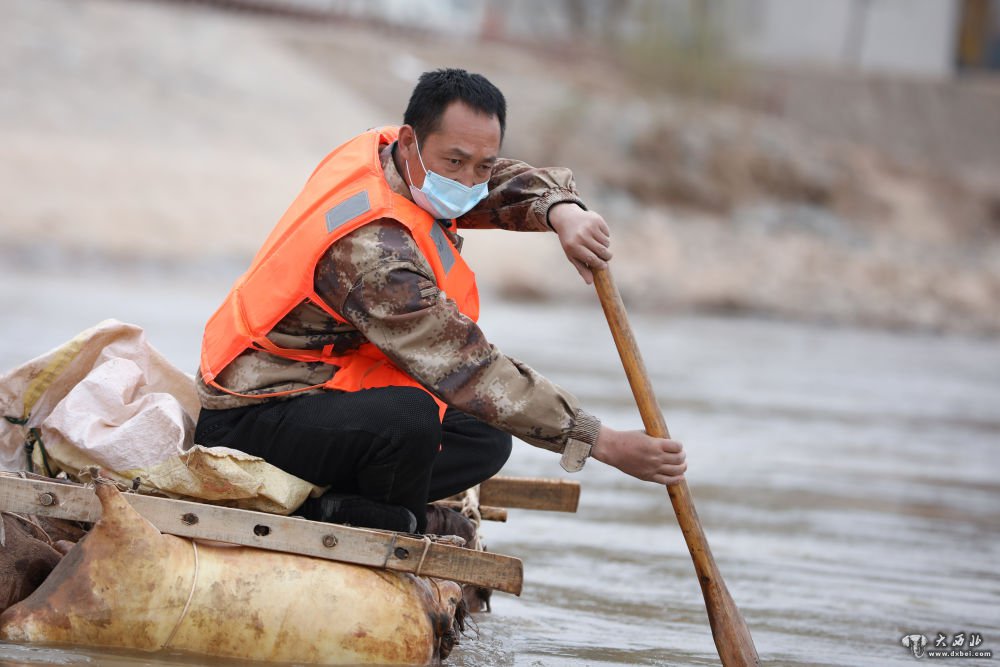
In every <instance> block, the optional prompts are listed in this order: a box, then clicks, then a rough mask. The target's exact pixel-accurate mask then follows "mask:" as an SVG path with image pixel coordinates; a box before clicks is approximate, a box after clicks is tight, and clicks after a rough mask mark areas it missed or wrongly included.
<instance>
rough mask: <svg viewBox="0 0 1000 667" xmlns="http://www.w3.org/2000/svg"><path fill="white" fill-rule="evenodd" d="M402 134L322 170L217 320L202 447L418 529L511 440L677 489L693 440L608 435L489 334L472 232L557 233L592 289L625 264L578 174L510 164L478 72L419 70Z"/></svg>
mask: <svg viewBox="0 0 1000 667" xmlns="http://www.w3.org/2000/svg"><path fill="white" fill-rule="evenodd" d="M403 123H404V124H403V125H402V126H401V127H400V128H398V129H396V128H382V129H378V130H369V131H368V132H366V133H364V134H362V135H359V136H358V137H356V138H355V139H352V140H351V141H349V142H347V143H346V144H344V145H343V146H341V147H339V148H337V149H336V150H334V151H333V152H332V153H331V154H330V155H329V156H327V158H325V159H324V161H323V162H322V163H321V164H320V165H319V166H318V167H317V168H316V170H315V171H314V173H313V175H312V176H311V177H310V179H309V181H308V182H307V183H306V186H305V188H304V189H303V191H302V193H301V194H300V195H299V196H298V198H297V199H296V200H295V201H294V202H293V203H292V205H291V207H290V208H289V210H288V212H286V214H285V215H284V216H283V218H282V219H281V221H280V222H279V223H278V226H277V227H276V228H275V230H274V231H273V232H272V233H271V236H270V237H269V238H268V239H267V241H266V242H265V244H264V246H263V247H262V248H261V250H260V252H259V253H258V254H257V257H256V258H255V259H254V261H253V264H252V265H251V268H250V270H248V271H247V273H246V274H245V275H244V276H243V277H242V278H241V279H240V280H239V281H238V282H237V284H236V286H235V287H234V289H233V291H232V292H230V294H229V296H228V297H227V299H226V301H225V302H224V303H223V305H222V306H221V307H220V308H219V310H218V311H217V312H216V313H215V315H213V317H212V319H211V320H210V321H209V323H208V325H207V326H206V330H205V337H204V341H203V347H202V361H201V367H200V369H199V375H198V388H199V393H200V397H201V401H202V406H203V409H202V411H201V415H200V417H199V420H198V426H197V431H196V434H195V440H196V442H198V443H200V444H204V445H226V446H229V447H234V448H236V449H240V450H242V451H245V452H248V453H251V454H256V455H258V456H261V457H262V458H264V459H265V460H266V461H268V462H270V463H272V464H273V465H276V466H277V467H279V468H281V469H283V470H285V471H287V472H289V473H291V474H293V475H296V476H298V477H301V478H303V479H306V480H308V481H310V482H312V483H314V484H317V485H320V486H329V487H330V489H329V491H328V492H327V493H326V494H325V495H324V496H323V497H322V498H320V499H319V500H316V501H309V502H307V504H306V505H305V506H304V507H303V508H302V513H303V514H304V515H305V516H307V517H309V518H312V519H317V520H324V521H333V522H337V523H350V524H352V525H357V526H367V527H374V528H383V529H388V530H397V531H407V532H414V531H418V532H422V531H424V530H425V528H426V521H427V519H426V511H425V507H426V504H427V502H428V501H433V500H437V499H440V498H445V497H447V496H450V495H453V494H455V493H458V492H460V491H462V490H464V489H466V488H468V487H470V486H473V485H475V484H477V483H479V482H481V481H483V480H485V479H487V478H489V477H491V476H492V475H494V474H495V473H496V472H497V471H498V470H499V469H500V468H501V467H502V466H503V464H504V462H505V461H506V460H507V457H508V456H509V454H510V449H511V435H516V436H518V437H519V438H521V439H523V440H525V441H527V442H529V443H531V444H533V445H536V446H539V447H543V448H545V449H549V450H552V451H554V452H557V453H562V454H563V464H564V467H566V468H567V469H570V470H574V469H579V467H580V466H582V464H583V461H584V460H585V459H586V458H587V456H588V455H589V456H592V457H593V458H596V459H598V460H599V461H603V462H605V463H608V464H610V465H613V466H615V467H617V468H619V469H620V470H622V471H623V472H626V473H628V474H630V475H632V476H634V477H637V478H639V479H642V480H647V481H653V482H657V483H660V484H671V483H676V482H678V481H680V480H681V479H682V477H683V473H684V471H685V469H686V464H685V463H684V452H683V450H682V447H681V445H680V443H678V442H675V441H673V440H666V439H658V438H653V437H650V436H648V435H646V434H645V433H642V432H638V431H636V432H619V431H615V430H613V429H611V428H609V427H607V426H603V425H601V423H600V421H599V420H598V419H597V418H596V417H594V416H592V415H590V414H589V413H587V412H585V411H583V410H582V409H580V407H579V405H578V401H577V400H576V398H574V397H573V396H572V395H571V394H570V393H569V392H567V391H565V390H564V389H561V388H560V387H557V386H556V385H554V384H553V383H551V382H550V381H548V380H546V379H545V378H544V377H542V376H540V375H539V374H538V373H536V372H535V371H533V370H532V369H531V368H529V367H527V366H526V365H524V364H522V363H521V362H519V361H516V360H514V359H511V358H510V357H506V356H504V355H503V354H501V353H500V351H499V350H497V349H496V348H495V347H494V346H492V345H491V344H490V343H489V342H488V341H487V340H486V339H485V337H484V336H483V333H482V331H481V330H480V329H479V328H478V327H477V326H476V322H475V320H476V318H477V317H478V312H479V302H478V292H477V291H476V287H475V280H474V277H473V274H472V272H471V270H470V269H469V268H468V266H467V265H466V264H465V262H464V260H462V258H461V255H460V254H459V250H460V249H461V245H462V243H461V241H462V240H461V237H459V236H458V235H457V234H456V228H467V229H473V228H475V229H486V228H491V229H507V230H513V231H555V232H556V234H557V235H558V237H559V241H560V243H561V244H562V246H563V249H564V251H565V252H566V255H567V257H568V258H569V260H570V261H571V262H572V263H573V265H574V266H575V267H576V269H577V271H579V272H580V275H581V276H582V277H583V278H584V280H586V281H587V283H588V284H589V283H590V282H591V280H592V277H593V276H592V274H591V269H597V268H603V267H604V266H605V263H606V262H607V261H608V260H609V259H610V258H611V252H610V250H609V244H610V238H609V230H608V226H607V224H606V223H605V221H604V220H603V219H602V218H601V216H599V215H598V214H596V213H593V212H591V211H588V210H587V209H586V208H585V207H584V205H583V202H582V201H581V200H580V198H579V197H578V195H577V193H576V191H575V188H574V184H573V178H572V174H571V173H570V172H569V170H567V169H561V168H549V169H536V168H533V167H531V166H529V165H527V164H524V163H522V162H518V161H515V160H508V159H503V158H500V157H499V151H500V145H501V142H502V140H503V134H504V130H505V126H506V102H505V100H504V97H503V95H502V94H501V93H500V91H499V90H497V88H496V87H494V86H493V85H492V84H491V83H490V82H489V81H487V80H486V79H485V78H484V77H482V76H480V75H478V74H469V73H468V72H465V71H464V70H457V69H446V70H438V71H434V72H429V73H425V74H424V75H422V76H421V77H420V80H419V83H418V84H417V86H416V88H415V89H414V91H413V94H412V96H411V98H410V101H409V104H408V106H407V109H406V112H405V114H404V117H403ZM512 261H514V260H513V258H512Z"/></svg>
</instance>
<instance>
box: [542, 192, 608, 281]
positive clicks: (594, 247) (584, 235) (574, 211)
mask: <svg viewBox="0 0 1000 667" xmlns="http://www.w3.org/2000/svg"><path fill="white" fill-rule="evenodd" d="M549 224H550V225H551V226H552V229H554V230H555V232H556V234H558V235H559V243H561V244H562V248H563V252H565V253H566V257H567V258H568V259H569V261H570V262H571V263H572V264H573V266H575V267H576V270H577V271H578V272H579V274H580V275H581V276H582V277H583V280H584V281H585V282H586V283H587V284H588V285H590V284H591V283H593V282H594V274H593V273H592V272H591V270H592V269H594V270H596V269H604V268H606V267H607V263H608V261H610V260H611V250H610V245H611V230H610V229H609V228H608V223H607V222H605V221H604V218H602V217H601V216H600V214H598V213H594V212H593V211H585V210H583V209H582V208H580V207H579V206H577V205H576V204H574V203H572V202H563V203H560V204H556V205H555V206H553V207H552V208H551V209H549Z"/></svg>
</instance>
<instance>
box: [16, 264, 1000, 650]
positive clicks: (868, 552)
mask: <svg viewBox="0 0 1000 667" xmlns="http://www.w3.org/2000/svg"><path fill="white" fill-rule="evenodd" d="M227 282H228V279H222V278H216V277H207V278H204V279H197V280H195V279H190V278H177V277H176V276H173V275H171V274H169V273H165V274H162V275H161V274H157V273H155V272H151V273H146V274H142V275H135V276H126V277H122V276H117V275H115V276H112V275H108V274H101V273H97V274H94V275H88V276H82V277H81V276H69V275H63V276H58V275H38V274H34V273H33V272H32V271H31V270H30V269H24V270H22V269H18V270H16V271H15V270H14V269H13V268H2V267H0V312H3V313H4V315H3V321H4V324H3V327H2V328H0V341H2V345H0V368H2V369H4V370H6V369H9V368H11V367H13V366H15V365H17V364H19V363H21V362H23V361H25V360H27V359H28V358H30V357H33V356H35V355H37V354H40V353H42V352H44V351H46V350H47V349H49V348H50V347H52V346H55V345H57V344H58V343H60V342H62V341H64V340H66V339H68V338H70V337H71V336H72V335H74V334H75V333H77V332H78V331H79V330H81V329H83V328H86V327H87V326H90V325H91V324H94V323H96V322H98V321H99V320H101V319H104V318H107V317H116V318H118V319H122V320H125V321H130V322H134V323H136V324H140V325H142V326H144V327H145V328H146V329H147V332H148V335H149V337H150V339H151V341H152V342H153V344H154V345H156V346H157V347H158V348H159V349H160V350H161V351H162V352H164V353H165V354H166V355H167V356H168V357H169V358H170V359H171V360H172V361H174V362H175V363H176V364H177V365H179V366H181V367H182V368H184V369H185V370H193V368H194V366H195V364H196V359H197V346H198V339H199V337H200V329H201V326H202V323H203V322H204V320H205V318H206V317H207V316H208V315H209V314H210V312H211V310H212V309H213V308H214V306H215V304H216V301H217V300H218V299H219V297H220V296H221V295H222V294H223V293H224V291H225V288H226V286H227ZM484 301H485V307H484V317H483V320H482V324H483V327H484V329H485V330H486V332H487V335H488V336H489V337H490V339H491V340H492V341H493V342H494V343H496V344H497V345H498V346H499V347H500V348H501V349H503V350H504V351H505V352H506V353H508V354H511V355H513V356H516V357H518V358H521V359H523V360H525V361H527V362H528V363H530V364H531V365H533V366H534V367H536V368H537V369H539V370H541V371H542V372H543V373H545V374H547V375H549V376H550V377H552V378H553V379H555V380H556V381H557V382H559V383H561V384H563V385H564V386H566V387H568V388H569V389H571V390H572V391H573V392H574V393H576V394H577V395H578V396H579V397H580V398H581V400H582V401H583V404H584V406H586V407H587V408H589V409H590V410H591V411H592V412H594V413H596V414H598V415H599V416H600V417H601V418H602V419H603V420H605V421H606V422H607V423H609V424H610V425H612V426H615V427H622V428H639V427H640V421H639V417H638V414H637V412H636V410H635V408H634V406H633V403H632V400H631V396H630V394H629V392H628V388H627V385H626V383H625V380H624V376H623V373H622V371H621V366H620V363H619V361H618V358H617V356H616V353H615V351H614V348H613V344H612V342H611V338H610V335H609V334H608V333H607V328H606V325H605V324H604V320H603V316H602V315H601V312H600V310H599V308H598V307H597V305H596V297H595V299H594V303H593V305H592V306H591V307H585V306H553V305H551V304H547V305H522V304H517V305H512V304H505V303H499V302H493V301H492V300H491V299H489V298H488V296H487V298H486V299H484ZM633 325H634V326H635V329H636V335H637V337H638V340H639V344H640V346H641V348H642V350H643V353H644V355H645V358H646V363H647V366H648V367H649V370H650V372H651V374H652V376H653V384H654V386H655V387H656V389H657V393H658V395H659V398H660V402H661V405H662V406H663V408H664V412H665V415H666V418H667V423H668V424H669V425H670V428H671V431H672V433H673V434H674V436H675V437H676V438H678V439H680V440H683V441H684V443H685V445H686V447H687V451H688V460H689V464H690V469H689V473H688V481H689V484H690V488H691V491H692V494H693V497H694V500H695V503H696V506H697V508H698V511H699V514H700V516H701V519H702V522H703V524H704V527H705V532H706V534H707V536H708V538H709V541H710V543H711V545H712V548H713V550H714V554H715V558H716V561H717V563H718V565H719V568H720V570H721V572H722V574H723V576H724V577H725V579H726V582H727V583H728V586H729V588H730V591H731V592H732V594H733V597H734V598H735V600H736V602H737V603H738V604H739V606H740V608H741V610H742V612H743V614H744V615H745V617H746V619H747V621H748V623H749V625H750V628H751V631H752V632H753V635H754V639H755V641H756V645H757V649H758V652H759V653H760V656H761V659H762V663H764V664H768V665H844V666H852V667H853V666H864V665H872V666H882V665H907V664H912V663H913V662H914V661H915V658H914V657H913V655H912V654H911V653H910V651H909V649H907V648H905V647H904V646H903V645H902V643H901V640H902V638H903V637H904V636H905V635H912V634H918V635H924V636H925V637H926V638H927V640H928V648H933V645H934V644H935V643H943V644H946V645H947V646H948V647H950V646H951V645H952V644H954V643H956V642H957V641H958V635H960V634H961V635H962V638H963V639H964V644H965V646H964V648H969V645H970V644H971V643H973V642H975V641H976V640H977V638H978V640H979V641H981V643H980V644H979V646H978V647H976V648H977V650H980V651H982V650H984V649H985V650H992V651H993V653H994V657H993V658H992V660H1000V656H997V655H996V654H997V653H1000V479H998V478H1000V346H998V345H997V344H996V342H995V341H981V340H974V339H967V338H957V337H934V336H924V335H912V334H898V333H885V332H871V331H859V330H851V329H836V328H827V327H823V326H818V325H798V324H788V323H778V322H768V321H759V320H746V319H723V318H717V319H716V318H700V317H699V318H694V317H678V316H658V317H652V316H639V315H634V316H633ZM505 473H507V474H515V475H530V476H553V477H554V476H562V475H565V473H563V472H562V471H561V469H560V468H559V466H558V460H557V457H555V456H554V455H552V454H549V453H547V452H544V451H541V450H537V449H534V448H532V447H530V446H528V445H524V444H523V443H519V445H518V446H516V447H515V451H514V455H513V457H512V459H511V461H510V463H509V464H508V466H507V468H506V470H505ZM573 478H574V479H577V480H579V481H580V482H581V483H582V485H583V493H582V497H581V505H580V510H579V512H578V513H577V514H576V515H565V514H552V513H542V512H530V511H525V510H512V511H511V512H510V518H509V522H508V523H506V524H487V525H486V539H487V542H488V545H489V548H490V549H491V550H493V551H497V552H501V553H506V554H511V555H515V556H518V557H520V558H522V559H523V560H524V564H525V590H524V593H523V595H522V596H521V597H520V598H515V597H512V596H507V595H503V594H497V595H496V596H495V597H494V604H493V613H492V614H488V615H482V616H479V617H478V618H477V619H476V621H477V625H478V637H477V636H476V635H475V634H473V635H471V636H469V637H468V638H466V639H465V640H464V641H463V643H462V644H461V647H460V648H459V649H458V650H456V652H455V653H454V654H453V656H452V657H451V658H450V659H449V660H448V661H447V664H451V665H456V666H458V665H461V666H467V667H471V666H473V665H496V666H500V665H531V666H534V665H646V664H649V665H653V664H657V665H712V664H718V657H717V654H716V653H715V648H714V645H713V643H712V637H711V633H710V631H709V627H708V622H707V617H706V614H705V611H704V606H703V603H702V598H701V592H700V588H699V587H698V584H697V581H696V579H695V576H694V572H693V568H692V566H691V561H690V558H689V556H688V553H687V550H686V547H685V545H684V542H683V540H682V538H681V535H680V531H679V529H678V527H677V523H676V520H675V519H674V517H673V514H672V511H671V508H670V505H669V502H668V500H667V496H666V493H665V492H664V490H663V488H662V487H657V486H654V485H649V484H644V483H640V482H637V481H635V480H632V479H630V478H626V477H625V476H623V475H622V474H620V473H618V472H617V471H615V470H613V469H611V468H609V467H607V466H604V465H602V464H600V463H597V462H591V463H589V464H588V465H587V467H586V468H585V470H584V471H583V472H581V473H580V474H578V475H576V476H574V477H573ZM0 662H2V663H3V664H60V665H132V664H136V665H138V664H142V665H180V664H184V665H189V664H206V663H205V661H204V660H194V661H192V660H190V659H186V658H184V657H182V656H171V655H166V656H145V655H122V654H109V653H103V652H94V651H87V650H75V649H56V648H39V647H24V646H16V645H9V644H8V645H0ZM933 662H940V663H942V664H970V665H971V664H991V662H992V661H991V660H973V661H971V662H970V661H968V660H965V659H960V658H953V659H946V660H935V661H932V663H933ZM213 664H214V663H213ZM218 664H223V663H218ZM242 664H245V663H242Z"/></svg>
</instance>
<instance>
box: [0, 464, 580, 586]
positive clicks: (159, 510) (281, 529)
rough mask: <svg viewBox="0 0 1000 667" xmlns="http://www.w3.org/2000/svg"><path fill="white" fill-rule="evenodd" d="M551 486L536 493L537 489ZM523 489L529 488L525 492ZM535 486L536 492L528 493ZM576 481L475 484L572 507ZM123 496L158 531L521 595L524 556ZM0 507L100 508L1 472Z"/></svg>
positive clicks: (484, 492) (97, 513)
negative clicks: (522, 558) (519, 556)
mask: <svg viewBox="0 0 1000 667" xmlns="http://www.w3.org/2000/svg"><path fill="white" fill-rule="evenodd" d="M542 488H545V489H548V491H542V492H537V490H538V489H542ZM526 489H527V490H528V491H529V492H527V493H526V492H525V491H526ZM532 490H535V491H532ZM579 494H580V488H579V483H577V482H566V481H563V480H529V479H517V478H501V477H496V478H493V479H491V480H488V481H486V482H483V484H482V485H481V487H480V499H481V502H483V504H486V503H485V501H483V498H484V497H485V498H488V499H489V501H490V503H495V504H500V503H501V502H505V503H506V504H508V505H510V506H511V507H522V508H531V509H546V510H551V511H563V512H575V511H576V506H577V503H578V501H579ZM124 498H125V499H126V500H127V501H128V502H129V504H130V505H132V507H133V508H135V510H136V511H137V512H138V513H139V514H141V515H142V516H143V517H144V518H145V519H146V520H147V521H149V522H150V523H151V524H152V525H153V526H155V527H156V528H157V530H159V531H160V532H161V533H167V534H170V535H177V536H180V537H187V538H193V539H205V540H217V541H221V542H230V543H232V544H239V545H242V546H247V547H255V548H258V549H268V550H271V551H281V552H286V553H294V554H302V555H306V556H314V557H317V558H324V559H327V560H335V561H341V562H345V563H355V564H357V565H367V566H369V567H377V568H384V569H388V570H396V571H399V572H410V573H413V574H416V573H418V572H419V573H420V574H421V575H425V576H429V577H439V578H442V579H450V580H453V581H458V582H461V583H466V584H474V585H477V586H484V587H487V588H493V589H496V590H500V591H504V592H506V593H513V594H514V595H520V594H521V588H522V585H523V565H522V563H521V560H520V559H518V558H513V557H511V556H504V555H501V554H495V553H490V552H485V551H473V550H471V549H463V548H460V547H455V546H450V545H446V544H440V543H435V542H430V541H428V540H425V539H423V538H420V537H416V536H412V535H406V534H402V533H391V532H386V531H380V530H370V529H366V528H352V527H350V526H342V525H339V524H332V523H322V522H317V521H308V520H306V519H302V518H298V517H287V516H280V515H277V514H268V513H265V512H254V511H250V510H242V509H235V508H229V507H220V506H218V505H209V504H205V503H196V502H190V501H185V500H173V499H170V498H159V497H156V496H146V495H139V494H134V493H127V494H124ZM0 509H2V510H4V511H7V512H21V513H25V514H39V515H42V516H50V517H55V518H59V519H70V520H74V521H87V522H95V521H97V520H98V519H100V517H101V505H100V502H99V501H98V499H97V496H96V495H95V494H94V492H93V491H92V490H91V489H89V488H86V487H84V486H79V485H76V484H70V483H60V482H55V481H52V482H49V481H43V480H34V479H22V478H19V477H12V476H0Z"/></svg>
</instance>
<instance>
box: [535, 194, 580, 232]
mask: <svg viewBox="0 0 1000 667" xmlns="http://www.w3.org/2000/svg"><path fill="white" fill-rule="evenodd" d="M566 202H570V203H573V204H576V205H577V206H579V207H580V208H582V209H583V210H584V211H586V210H587V206H586V205H585V204H584V203H583V200H581V199H580V195H578V194H577V193H576V192H574V191H572V190H567V189H565V188H552V189H551V190H549V191H548V192H546V193H545V194H544V195H542V196H541V197H539V198H538V199H536V200H535V203H534V204H532V205H531V214H532V217H533V218H534V219H535V221H536V223H537V226H538V229H539V230H543V231H552V225H550V224H549V210H550V209H551V208H552V207H553V206H555V205H556V204H564V203H566Z"/></svg>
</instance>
